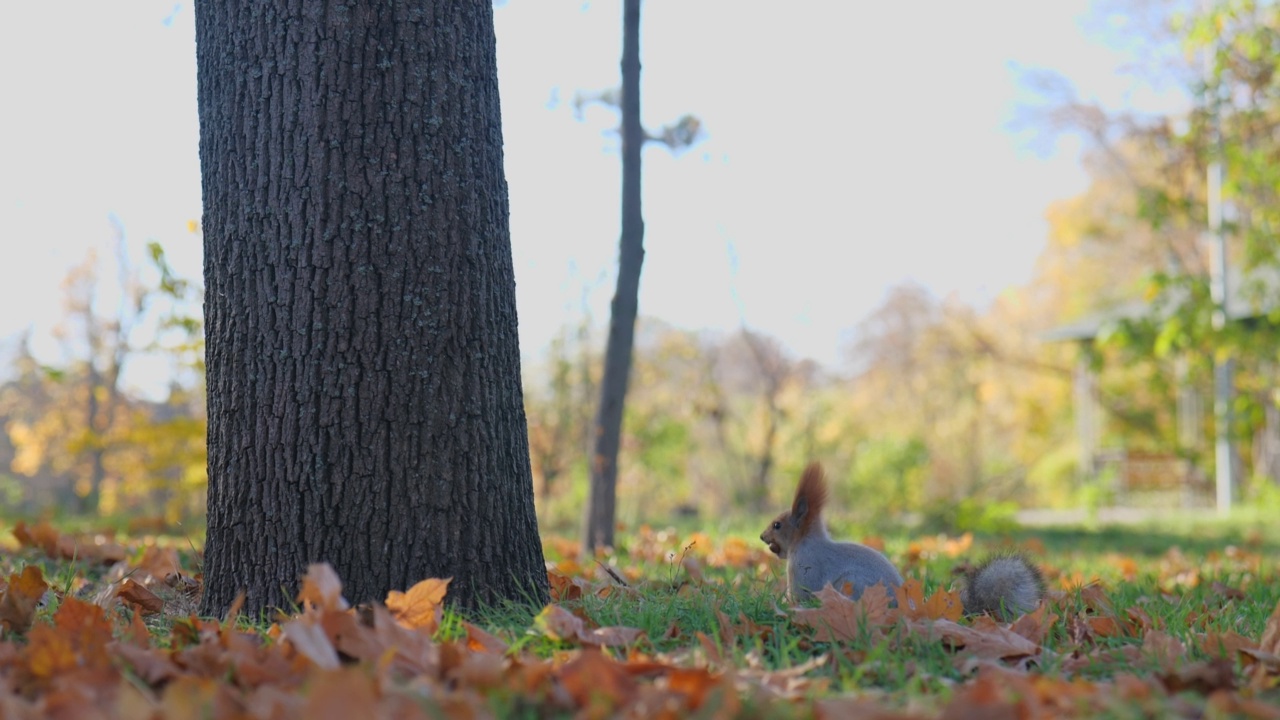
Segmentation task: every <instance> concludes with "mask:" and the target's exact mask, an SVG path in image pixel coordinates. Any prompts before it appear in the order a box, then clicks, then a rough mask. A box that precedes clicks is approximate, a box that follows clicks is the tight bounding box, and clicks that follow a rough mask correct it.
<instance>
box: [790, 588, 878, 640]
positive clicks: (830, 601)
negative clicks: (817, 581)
mask: <svg viewBox="0 0 1280 720" xmlns="http://www.w3.org/2000/svg"><path fill="white" fill-rule="evenodd" d="M814 597H816V598H818V599H819V600H820V601H821V602H822V605H820V606H819V607H816V608H796V609H795V612H794V615H793V617H794V620H795V622H796V624H798V625H806V626H809V627H812V628H814V629H816V630H817V633H816V634H815V636H814V637H815V638H816V639H818V640H821V641H824V642H825V641H833V640H858V639H861V638H862V637H863V635H864V634H865V633H867V632H869V631H870V630H872V629H875V628H880V627H884V626H885V625H888V624H889V623H891V622H892V621H893V620H894V618H895V614H894V613H893V612H892V611H891V610H890V608H889V592H888V591H887V590H886V589H885V587H884V585H873V586H872V587H869V588H867V589H866V591H864V592H863V593H862V597H860V598H858V599H857V600H851V599H850V598H849V597H848V596H847V595H844V594H842V593H840V592H838V591H837V590H836V589H835V588H833V587H831V586H830V585H827V586H826V587H824V588H823V589H821V590H819V591H818V592H817V593H815V594H814Z"/></svg>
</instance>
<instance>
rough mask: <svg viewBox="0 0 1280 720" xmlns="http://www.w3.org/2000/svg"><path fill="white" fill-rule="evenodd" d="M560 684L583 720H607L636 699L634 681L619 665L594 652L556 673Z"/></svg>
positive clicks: (589, 652)
mask: <svg viewBox="0 0 1280 720" xmlns="http://www.w3.org/2000/svg"><path fill="white" fill-rule="evenodd" d="M560 684H561V685H562V686H563V687H564V689H565V690H566V691H568V693H569V697H571V698H572V699H573V702H574V704H575V706H576V707H577V708H579V709H580V710H582V711H583V712H584V713H585V715H586V717H592V718H595V717H609V716H611V715H613V714H614V713H616V712H617V711H618V710H620V709H621V708H624V707H626V706H627V705H629V704H630V703H631V701H632V699H633V698H634V697H635V695H636V689H637V686H636V681H635V680H634V679H633V678H632V677H631V675H630V673H628V672H627V670H626V668H625V667H624V666H623V665H622V664H621V663H617V662H615V661H613V660H612V659H610V658H609V657H608V656H606V655H605V654H604V653H602V652H600V651H599V650H595V649H586V650H583V651H582V652H581V653H580V654H579V655H578V657H576V658H574V659H573V660H571V661H570V662H568V663H567V664H565V666H564V667H563V668H561V669H560Z"/></svg>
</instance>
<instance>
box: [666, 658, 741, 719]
mask: <svg viewBox="0 0 1280 720" xmlns="http://www.w3.org/2000/svg"><path fill="white" fill-rule="evenodd" d="M664 680H665V685H666V687H667V689H668V690H670V691H671V692H673V693H677V694H679V695H683V696H684V697H685V706H686V707H688V709H689V710H693V711H697V710H698V709H699V708H701V707H702V706H703V704H704V703H706V702H707V698H708V696H710V695H711V694H712V693H717V694H718V700H719V702H718V703H717V704H716V706H715V707H716V710H717V712H718V713H719V714H720V716H721V717H736V716H737V714H738V709H739V701H738V694H737V692H735V691H734V687H733V683H732V682H729V681H728V679H727V677H726V676H724V675H720V674H717V673H713V672H711V671H709V670H707V669H705V668H689V669H685V668H672V669H671V670H670V671H668V672H667V674H666V676H665V678H664Z"/></svg>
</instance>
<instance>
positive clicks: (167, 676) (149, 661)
mask: <svg viewBox="0 0 1280 720" xmlns="http://www.w3.org/2000/svg"><path fill="white" fill-rule="evenodd" d="M134 617H137V616H136V615H135V616H134ZM111 650H112V652H113V653H114V654H115V655H116V656H117V657H120V658H123V659H124V661H125V662H127V663H128V664H129V666H130V667H131V668H133V672H134V674H135V675H137V676H138V677H139V678H141V679H142V681H143V682H145V683H146V684H148V685H150V686H151V687H157V686H159V685H160V684H162V683H165V682H168V681H170V680H172V679H174V678H176V677H178V676H179V675H181V674H182V668H179V667H178V666H177V665H175V664H174V662H173V661H172V660H170V659H169V655H168V654H167V653H165V652H164V651H162V650H156V649H153V648H143V647H138V646H136V645H131V644H128V643H115V644H114V645H112V646H111Z"/></svg>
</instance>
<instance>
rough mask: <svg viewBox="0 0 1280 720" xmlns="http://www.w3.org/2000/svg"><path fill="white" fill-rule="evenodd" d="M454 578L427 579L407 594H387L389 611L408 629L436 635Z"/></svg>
mask: <svg viewBox="0 0 1280 720" xmlns="http://www.w3.org/2000/svg"><path fill="white" fill-rule="evenodd" d="M451 581H452V578H445V579H443V580H441V579H438V578H427V579H426V580H422V581H420V582H417V583H415V584H414V586H413V587H411V588H409V589H408V590H407V591H405V592H400V591H398V590H392V591H391V592H389V593H387V609H388V610H390V611H391V616H392V617H394V618H395V619H396V622H398V623H400V624H401V625H404V626H405V627H407V628H413V629H415V630H422V631H424V632H426V633H428V634H431V633H434V632H435V631H436V629H437V628H439V627H440V620H441V618H442V617H443V615H444V609H443V607H442V603H443V602H444V596H445V593H447V592H448V591H449V583H450V582H451Z"/></svg>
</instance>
